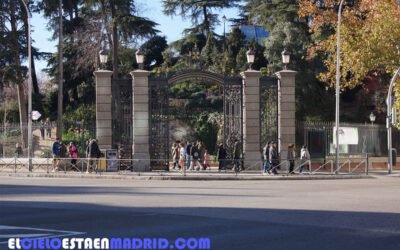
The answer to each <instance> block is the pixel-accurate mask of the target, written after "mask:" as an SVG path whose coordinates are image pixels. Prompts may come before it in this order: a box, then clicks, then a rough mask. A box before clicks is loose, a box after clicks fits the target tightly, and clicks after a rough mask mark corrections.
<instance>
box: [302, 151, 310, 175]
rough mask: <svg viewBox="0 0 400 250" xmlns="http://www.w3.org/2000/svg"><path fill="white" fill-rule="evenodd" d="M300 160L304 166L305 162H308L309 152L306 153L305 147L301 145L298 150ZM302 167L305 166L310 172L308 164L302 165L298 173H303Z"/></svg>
mask: <svg viewBox="0 0 400 250" xmlns="http://www.w3.org/2000/svg"><path fill="white" fill-rule="evenodd" d="M300 160H301V164H304V163H305V162H306V161H308V160H310V152H308V149H307V146H306V145H303V147H301V150H300ZM304 166H307V169H308V170H310V167H311V166H309V164H304V165H302V166H301V167H300V173H301V172H303V168H304Z"/></svg>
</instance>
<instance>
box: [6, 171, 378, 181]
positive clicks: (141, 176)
mask: <svg viewBox="0 0 400 250" xmlns="http://www.w3.org/2000/svg"><path fill="white" fill-rule="evenodd" d="M0 176H10V177H13V176H16V177H48V178H88V179H131V180H336V179H364V178H374V177H373V176H371V175H360V174H338V175H332V174H328V173H319V174H311V175H310V174H302V175H301V174H293V175H287V174H280V175H262V174H261V173H260V172H256V171H251V172H250V171H248V172H247V171H246V172H240V173H238V174H236V173H234V172H233V171H229V172H228V171H227V172H217V171H203V172H189V171H188V172H187V173H186V175H184V173H182V172H172V171H171V172H142V173H137V172H129V171H121V172H119V173H116V172H114V173H113V172H104V173H97V174H96V173H94V172H93V173H89V174H87V173H85V172H84V173H81V172H63V171H59V172H55V173H53V172H50V173H47V172H45V171H43V172H28V171H24V172H17V173H14V172H0Z"/></svg>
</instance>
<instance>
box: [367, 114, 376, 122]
mask: <svg viewBox="0 0 400 250" xmlns="http://www.w3.org/2000/svg"><path fill="white" fill-rule="evenodd" d="M375 119H376V116H375V114H374V112H371V114H369V121H370V122H371V125H374V121H375Z"/></svg>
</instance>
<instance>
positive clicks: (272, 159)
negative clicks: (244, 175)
mask: <svg viewBox="0 0 400 250" xmlns="http://www.w3.org/2000/svg"><path fill="white" fill-rule="evenodd" d="M269 164H270V167H269V169H268V170H267V171H268V173H270V171H272V173H273V174H274V175H277V174H278V170H277V168H278V165H279V156H278V151H277V149H276V142H274V141H272V142H271V145H270V147H269Z"/></svg>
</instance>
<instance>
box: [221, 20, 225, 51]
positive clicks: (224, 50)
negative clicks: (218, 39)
mask: <svg viewBox="0 0 400 250" xmlns="http://www.w3.org/2000/svg"><path fill="white" fill-rule="evenodd" d="M222 22H224V44H223V45H224V47H223V52H225V23H226V16H225V15H223V16H222Z"/></svg>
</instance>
